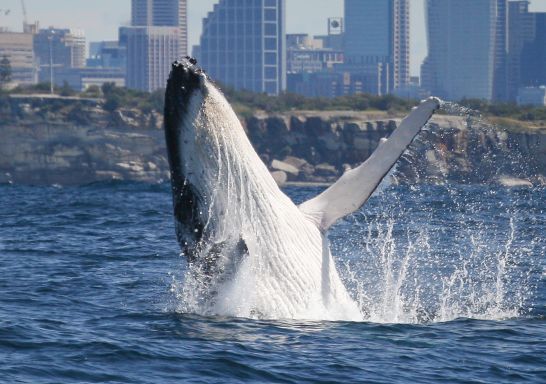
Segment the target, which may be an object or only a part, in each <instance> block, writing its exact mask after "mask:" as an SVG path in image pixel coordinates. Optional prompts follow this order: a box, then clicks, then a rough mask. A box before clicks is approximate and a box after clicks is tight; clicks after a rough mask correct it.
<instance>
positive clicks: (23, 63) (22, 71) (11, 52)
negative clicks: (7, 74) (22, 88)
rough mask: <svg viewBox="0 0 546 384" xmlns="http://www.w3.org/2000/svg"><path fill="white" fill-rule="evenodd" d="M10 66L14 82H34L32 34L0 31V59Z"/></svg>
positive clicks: (35, 78)
mask: <svg viewBox="0 0 546 384" xmlns="http://www.w3.org/2000/svg"><path fill="white" fill-rule="evenodd" d="M4 57H6V58H7V59H8V60H9V62H10V66H11V71H12V73H11V80H12V81H13V82H14V83H16V84H35V83H36V82H37V80H38V78H37V72H36V61H35V58H34V49H33V43H32V34H30V33H13V32H0V60H2V59H3V58H4Z"/></svg>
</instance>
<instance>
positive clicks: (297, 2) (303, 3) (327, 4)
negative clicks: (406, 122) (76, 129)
mask: <svg viewBox="0 0 546 384" xmlns="http://www.w3.org/2000/svg"><path fill="white" fill-rule="evenodd" d="M216 2H217V0H188V24H189V40H190V41H189V44H190V47H191V46H193V45H195V44H197V43H198V42H199V35H200V33H201V23H202V19H203V17H205V16H206V14H207V12H208V11H210V10H212V7H213V5H214V3H216ZM410 2H411V23H410V25H411V30H410V36H411V57H410V62H411V74H412V75H419V68H420V65H421V63H422V61H423V59H424V58H425V56H426V54H427V43H426V35H425V17H424V10H425V7H424V0H410ZM25 3H26V8H27V13H28V19H29V21H30V22H32V21H34V20H38V21H40V25H41V26H42V27H49V26H54V27H64V28H80V29H83V30H84V31H85V34H86V38H87V41H88V42H90V41H101V40H116V39H117V30H118V27H119V26H120V25H129V23H130V19H131V1H130V0H92V1H89V0H26V1H25ZM311 6H312V8H311ZM286 7H287V10H286V32H287V33H309V34H310V35H320V34H325V33H326V27H327V22H326V20H327V18H328V17H333V16H343V0H286ZM0 9H2V10H5V9H9V10H10V13H9V14H8V15H7V16H5V15H4V12H0V26H7V27H8V28H9V29H10V30H12V31H15V32H17V31H21V30H22V21H23V15H22V10H21V2H20V0H1V2H0ZM531 11H535V12H546V1H545V0H532V1H531Z"/></svg>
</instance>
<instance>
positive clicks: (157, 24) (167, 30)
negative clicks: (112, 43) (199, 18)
mask: <svg viewBox="0 0 546 384" xmlns="http://www.w3.org/2000/svg"><path fill="white" fill-rule="evenodd" d="M186 4H187V0H132V3H131V25H132V26H131V27H122V28H120V44H121V45H123V46H126V47H127V76H126V84H127V87H129V88H135V89H140V90H144V91H154V90H156V89H159V88H163V87H165V84H166V82H167V78H168V76H169V71H170V68H171V63H172V62H173V61H174V60H176V59H179V58H181V57H184V56H186V55H187V52H188V41H187V40H188V39H187V36H188V35H187V30H188V29H187V15H186Z"/></svg>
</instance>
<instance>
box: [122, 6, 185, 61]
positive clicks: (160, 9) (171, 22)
mask: <svg viewBox="0 0 546 384" xmlns="http://www.w3.org/2000/svg"><path fill="white" fill-rule="evenodd" d="M131 25H132V26H133V27H146V26H154V27H177V28H179V42H178V47H179V52H178V56H179V57H184V56H186V55H187V54H188V21H187V0H132V4H131Z"/></svg>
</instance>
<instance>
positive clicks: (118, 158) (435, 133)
mask: <svg viewBox="0 0 546 384" xmlns="http://www.w3.org/2000/svg"><path fill="white" fill-rule="evenodd" d="M399 122H400V119H397V118H387V117H385V114H376V115H371V114H369V113H366V112H354V111H353V112H320V111H305V112H291V113H284V114H278V115H271V116H269V115H266V114H263V113H259V114H256V115H255V116H251V117H249V118H246V119H244V120H243V126H244V128H245V130H246V132H247V134H248V136H249V138H250V140H251V141H252V143H253V145H254V147H255V148H256V150H257V151H258V153H259V154H260V157H261V158H262V159H263V160H264V162H265V163H266V165H267V166H268V167H269V169H270V171H271V172H272V173H273V176H274V178H275V179H276V180H277V182H278V183H279V184H281V185H284V184H286V183H288V184H290V183H319V184H321V185H322V184H328V183H331V182H333V181H335V180H337V179H338V178H339V176H340V175H342V174H343V172H344V171H345V170H347V169H349V168H351V167H354V166H355V165H358V164H360V163H361V162H363V161H365V160H366V159H367V158H368V156H369V155H370V154H371V153H372V152H373V151H374V150H375V148H376V147H377V145H379V143H380V141H381V140H382V139H384V138H386V137H388V136H389V135H390V134H391V133H392V131H393V130H394V129H396V126H397V125H398V124H399ZM161 127H162V117H161V115H160V114H158V113H157V112H155V111H152V112H149V113H142V112H140V111H138V110H136V109H120V110H117V111H114V112H113V113H108V112H105V111H104V110H103V109H101V107H100V105H99V104H98V102H95V103H93V102H92V101H86V102H84V103H82V102H80V101H77V100H66V99H62V100H56V99H49V98H47V99H40V98H35V99H32V98H30V99H25V98H15V99H11V100H10V103H9V105H5V104H3V105H0V135H1V137H2V140H1V141H0V183H9V182H12V183H20V184H61V185H74V184H86V183H91V182H95V181H105V180H135V181H143V182H153V183H155V182H159V181H162V180H167V179H168V177H169V169H168V162H167V158H166V151H165V142H164V135H163V131H162V129H161ZM545 170H546V129H536V130H528V131H521V130H519V131H517V130H516V131H514V132H511V131H506V130H501V129H495V128H492V127H491V126H488V125H487V124H484V123H483V121H471V119H467V118H465V117H461V116H447V115H435V116H434V117H433V119H432V120H431V123H430V124H429V127H428V129H427V130H426V131H425V132H423V133H422V134H421V135H420V136H419V137H418V138H417V139H416V140H415V141H414V143H413V144H412V146H411V148H410V150H409V151H408V152H407V153H406V154H405V155H404V156H403V158H402V159H401V160H400V161H399V163H398V164H397V167H396V171H395V178H396V180H397V181H398V182H402V183H416V182H423V183H424V182H426V183H442V182H456V183H496V184H500V185H506V186H529V185H545V184H546V176H544V173H545Z"/></svg>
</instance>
